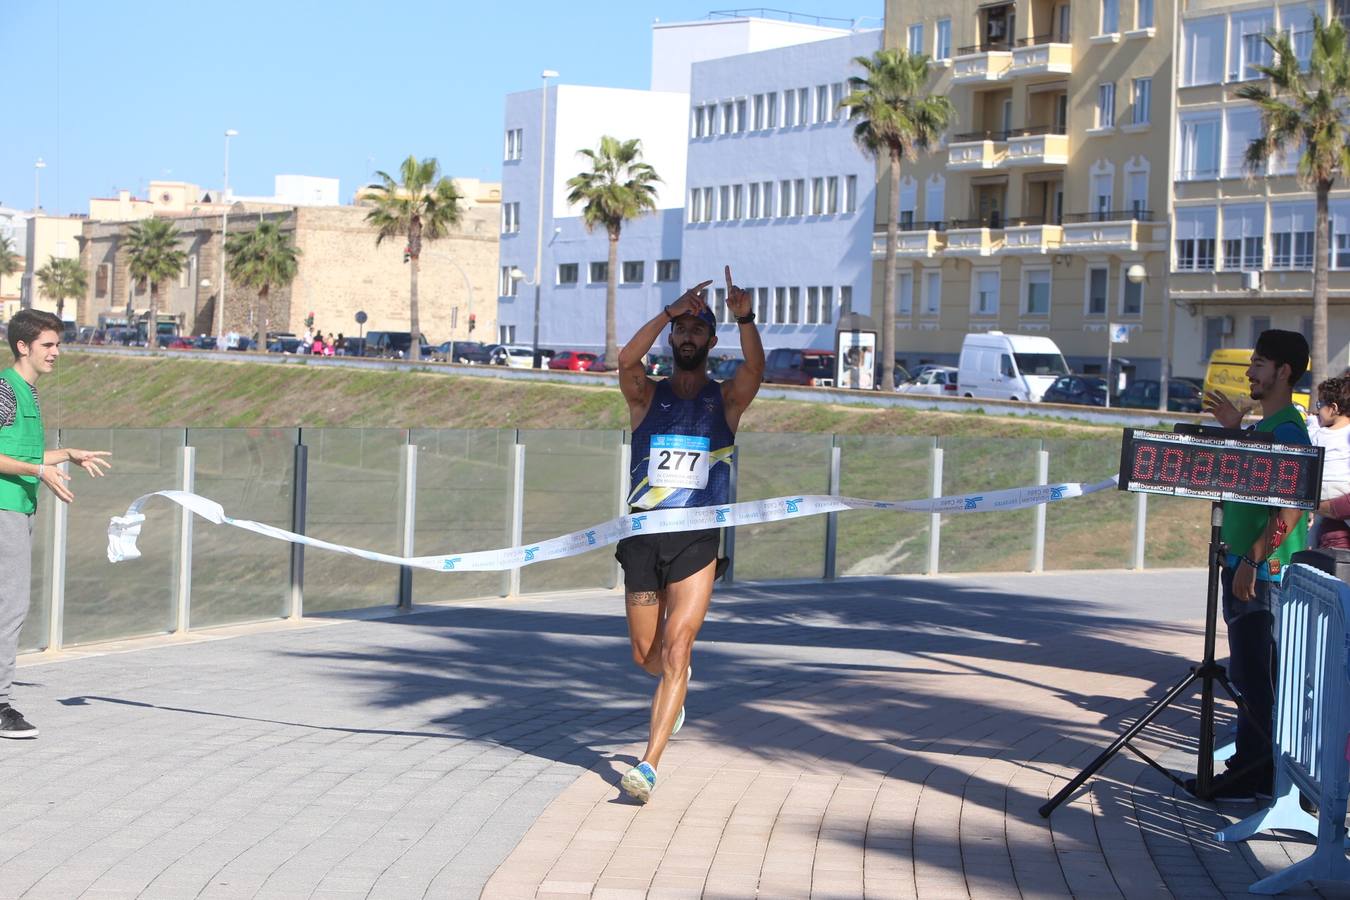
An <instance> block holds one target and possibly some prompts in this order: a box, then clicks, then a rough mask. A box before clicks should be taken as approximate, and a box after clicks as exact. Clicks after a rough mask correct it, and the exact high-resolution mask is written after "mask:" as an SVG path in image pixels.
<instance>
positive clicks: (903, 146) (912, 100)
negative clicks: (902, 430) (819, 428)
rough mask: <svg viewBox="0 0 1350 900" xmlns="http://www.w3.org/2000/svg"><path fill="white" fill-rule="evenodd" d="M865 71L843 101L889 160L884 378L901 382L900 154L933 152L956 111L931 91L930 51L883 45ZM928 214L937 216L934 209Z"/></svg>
mask: <svg viewBox="0 0 1350 900" xmlns="http://www.w3.org/2000/svg"><path fill="white" fill-rule="evenodd" d="M853 61H854V62H855V63H857V64H858V65H860V66H862V68H863V72H864V73H865V74H864V75H863V76H862V77H859V76H856V75H855V76H853V77H851V78H849V80H848V86H849V94H848V96H847V97H845V98H844V99H843V100H841V101H840V102H839V108H840V109H845V110H848V117H849V120H850V121H852V122H856V123H857V124H855V125H854V126H853V140H854V141H856V142H857V144H858V146H859V147H860V148H862V150H863V152H864V153H866V154H867V155H868V156H870V157H871V158H872V159H876V160H881V159H883V158H884V159H885V160H886V162H887V163H888V164H889V170H888V177H889V191H890V193H889V202H888V203H887V205H886V278H885V284H884V286H883V288H882V306H881V383H882V385H883V386H884V387H885V388H890V387H892V386H894V383H895V248H896V236H897V232H898V230H899V222H900V160H901V159H902V158H903V159H910V160H913V159H914V158H915V157H916V156H917V155H918V154H919V152H921V151H922V152H927V151H928V150H929V149H930V148H931V147H932V146H933V145H934V144H936V143H937V141H938V138H939V137H940V136H941V135H942V132H944V131H946V130H947V125H948V124H949V123H950V122H951V120H952V117H953V115H954V112H953V108H952V103H951V101H950V100H948V99H947V98H946V97H945V96H932V95H929V94H928V93H927V86H928V57H927V56H926V55H924V54H916V53H906V52H905V51H904V50H897V49H885V50H878V51H877V52H876V53H874V54H872V56H870V57H867V56H859V57H856V58H855V59H854V60H853ZM928 218H930V219H932V218H934V216H933V213H932V211H929V212H928Z"/></svg>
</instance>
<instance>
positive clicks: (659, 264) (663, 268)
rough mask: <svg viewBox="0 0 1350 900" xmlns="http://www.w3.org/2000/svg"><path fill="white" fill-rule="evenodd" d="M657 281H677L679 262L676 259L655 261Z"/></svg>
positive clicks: (678, 278) (678, 277)
mask: <svg viewBox="0 0 1350 900" xmlns="http://www.w3.org/2000/svg"><path fill="white" fill-rule="evenodd" d="M656 280H657V281H679V280H680V261H679V260H678V259H658V260H657V261H656Z"/></svg>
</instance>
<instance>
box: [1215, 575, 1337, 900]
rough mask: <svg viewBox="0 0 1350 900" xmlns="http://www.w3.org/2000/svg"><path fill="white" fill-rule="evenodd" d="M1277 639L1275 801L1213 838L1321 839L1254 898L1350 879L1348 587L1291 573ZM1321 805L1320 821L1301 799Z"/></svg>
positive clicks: (1256, 889)
mask: <svg viewBox="0 0 1350 900" xmlns="http://www.w3.org/2000/svg"><path fill="white" fill-rule="evenodd" d="M1276 596H1277V599H1278V613H1277V616H1278V621H1279V625H1278V627H1279V635H1280V642H1279V647H1280V666H1279V681H1278V683H1277V685H1276V690H1277V693H1276V700H1275V735H1274V740H1275V747H1274V754H1275V792H1274V795H1275V800H1274V802H1273V803H1272V804H1271V805H1270V807H1268V808H1267V809H1264V810H1262V811H1260V812H1258V813H1256V814H1254V815H1251V816H1248V817H1247V818H1246V819H1243V820H1242V821H1241V822H1238V823H1237V824H1235V825H1232V826H1230V827H1228V828H1225V829H1223V830H1221V831H1219V832H1217V833H1216V834H1215V838H1216V839H1217V840H1220V841H1242V840H1246V839H1247V838H1249V837H1251V836H1252V835H1254V834H1256V833H1257V832H1260V831H1268V830H1271V829H1275V828H1285V829H1292V830H1295V831H1303V832H1306V833H1308V834H1313V835H1316V836H1317V849H1316V850H1314V851H1313V854H1312V855H1311V856H1309V857H1308V858H1307V859H1304V860H1301V861H1300V862H1297V863H1295V864H1294V865H1292V866H1290V867H1289V868H1287V869H1284V870H1283V871H1280V872H1277V873H1275V874H1274V875H1271V876H1270V877H1268V878H1264V879H1262V880H1261V881H1258V882H1257V883H1256V884H1253V885H1252V886H1251V887H1250V888H1249V890H1250V891H1251V892H1252V893H1253V894H1278V893H1281V892H1282V891H1285V890H1288V889H1290V888H1292V887H1294V886H1295V885H1298V884H1301V883H1302V882H1305V881H1310V880H1313V879H1317V880H1319V881H1324V880H1332V881H1342V882H1350V861H1347V860H1346V857H1345V838H1346V828H1345V811H1346V797H1347V793H1350V761H1347V755H1350V754H1348V753H1347V751H1348V750H1350V746H1347V743H1346V739H1347V736H1348V735H1350V672H1348V671H1347V668H1346V662H1347V643H1348V642H1350V635H1348V634H1347V632H1346V621H1347V610H1350V585H1347V584H1346V583H1345V582H1343V581H1340V580H1338V579H1336V578H1332V577H1331V576H1330V575H1327V574H1325V573H1323V572H1320V571H1318V570H1317V569H1314V568H1312V567H1311V566H1304V565H1296V566H1291V567H1290V568H1289V571H1288V573H1287V574H1286V575H1285V577H1284V583H1283V584H1282V585H1281V586H1280V588H1279V590H1278V591H1277V594H1276ZM1300 794H1302V795H1303V796H1306V797H1307V798H1308V799H1309V800H1310V801H1312V802H1313V803H1315V804H1316V805H1317V810H1318V815H1317V816H1316V817H1314V816H1312V815H1310V814H1308V813H1307V812H1305V811H1304V810H1303V808H1302V806H1301V805H1300V803H1299V795H1300Z"/></svg>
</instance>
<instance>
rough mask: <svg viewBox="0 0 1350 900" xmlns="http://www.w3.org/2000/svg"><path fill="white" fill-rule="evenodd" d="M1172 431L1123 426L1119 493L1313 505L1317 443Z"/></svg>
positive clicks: (1318, 474)
mask: <svg viewBox="0 0 1350 900" xmlns="http://www.w3.org/2000/svg"><path fill="white" fill-rule="evenodd" d="M1197 430H1198V431H1200V432H1201V433H1198V434H1173V433H1172V432H1167V431H1145V430H1143V429H1138V428H1126V429H1125V438H1124V440H1123V441H1122V442H1121V446H1120V481H1119V487H1120V489H1121V490H1122V491H1136V492H1142V493H1146V494H1173V495H1175V496H1179V497H1197V498H1201V499H1206V500H1232V501H1235V502H1237V503H1259V504H1261V505H1262V506H1286V507H1294V508H1297V509H1316V508H1317V503H1318V499H1319V497H1320V495H1321V491H1322V454H1323V450H1322V448H1321V447H1305V446H1294V445H1290V444H1273V443H1269V442H1268V441H1264V440H1262V438H1264V437H1266V435H1263V434H1257V433H1252V432H1245V433H1243V432H1232V431H1222V430H1220V429H1197Z"/></svg>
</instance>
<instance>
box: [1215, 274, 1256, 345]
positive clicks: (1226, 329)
mask: <svg viewBox="0 0 1350 900" xmlns="http://www.w3.org/2000/svg"><path fill="white" fill-rule="evenodd" d="M1253 274H1255V273H1253ZM1232 333H1233V317H1232V316H1219V334H1222V335H1224V336H1225V337H1227V336H1228V335H1230V334H1232Z"/></svg>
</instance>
